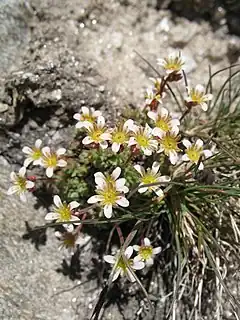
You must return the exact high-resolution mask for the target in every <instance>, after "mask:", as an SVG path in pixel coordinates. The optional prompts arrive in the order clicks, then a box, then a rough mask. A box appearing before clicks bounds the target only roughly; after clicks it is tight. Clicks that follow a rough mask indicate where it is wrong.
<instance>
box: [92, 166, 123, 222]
mask: <svg viewBox="0 0 240 320" xmlns="http://www.w3.org/2000/svg"><path fill="white" fill-rule="evenodd" d="M120 173H121V169H120V168H119V167H117V168H116V169H115V170H114V171H113V173H112V174H111V175H109V176H106V177H105V176H104V175H103V174H102V173H101V172H97V173H95V175H94V176H95V182H96V185H97V186H96V193H97V194H96V195H94V196H92V197H90V198H89V199H88V203H97V202H100V203H101V205H102V206H103V212H104V215H105V217H106V218H111V216H112V211H113V207H117V206H121V207H128V206H129V201H128V200H127V199H126V198H125V197H124V196H123V193H127V192H128V191H129V190H128V187H126V186H125V182H126V180H125V179H124V178H121V179H117V178H118V177H119V175H120Z"/></svg>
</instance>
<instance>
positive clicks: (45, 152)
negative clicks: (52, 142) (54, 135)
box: [42, 147, 51, 157]
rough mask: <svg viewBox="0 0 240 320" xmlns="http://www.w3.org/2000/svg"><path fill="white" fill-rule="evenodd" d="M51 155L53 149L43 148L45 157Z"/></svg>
mask: <svg viewBox="0 0 240 320" xmlns="http://www.w3.org/2000/svg"><path fill="white" fill-rule="evenodd" d="M50 153H51V149H50V148H49V147H44V148H42V154H43V155H44V156H45V157H48V155H49V154H50Z"/></svg>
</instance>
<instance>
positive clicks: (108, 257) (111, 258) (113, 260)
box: [103, 255, 116, 264]
mask: <svg viewBox="0 0 240 320" xmlns="http://www.w3.org/2000/svg"><path fill="white" fill-rule="evenodd" d="M103 259H104V260H105V261H106V262H107V263H110V264H114V263H115V262H116V258H115V257H114V256H111V255H106V256H104V257H103Z"/></svg>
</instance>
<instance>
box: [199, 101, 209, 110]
mask: <svg viewBox="0 0 240 320" xmlns="http://www.w3.org/2000/svg"><path fill="white" fill-rule="evenodd" d="M200 106H201V108H202V110H203V111H207V109H208V105H207V103H206V102H202V103H201V104H200Z"/></svg>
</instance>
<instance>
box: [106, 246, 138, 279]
mask: <svg viewBox="0 0 240 320" xmlns="http://www.w3.org/2000/svg"><path fill="white" fill-rule="evenodd" d="M132 254H133V247H132V246H129V247H127V249H126V250H125V252H124V253H121V251H120V252H118V253H117V254H116V256H112V255H106V256H104V257H103V258H104V260H105V261H106V262H107V263H110V264H114V267H113V271H112V272H113V279H112V281H115V280H116V279H117V278H118V277H119V275H120V276H122V277H123V276H127V278H128V279H129V281H131V282H134V281H135V277H134V276H133V274H132V272H133V270H141V269H143V268H144V263H143V262H142V261H134V260H132V259H130V258H131V256H132ZM123 256H124V257H123ZM126 262H127V263H126ZM130 268H131V271H132V272H131V271H130Z"/></svg>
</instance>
